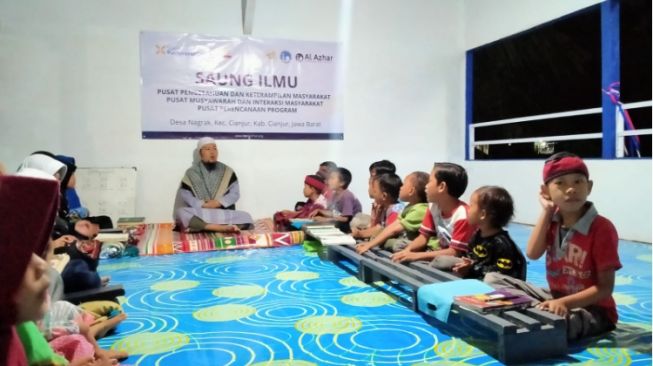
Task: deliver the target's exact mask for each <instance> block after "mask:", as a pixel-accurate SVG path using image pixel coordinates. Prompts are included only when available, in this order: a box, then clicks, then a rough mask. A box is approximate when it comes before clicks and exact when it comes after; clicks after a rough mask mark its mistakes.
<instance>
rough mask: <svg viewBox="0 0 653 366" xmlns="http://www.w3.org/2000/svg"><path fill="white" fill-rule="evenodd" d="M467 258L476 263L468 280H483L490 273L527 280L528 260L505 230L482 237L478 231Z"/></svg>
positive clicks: (471, 242)
mask: <svg viewBox="0 0 653 366" xmlns="http://www.w3.org/2000/svg"><path fill="white" fill-rule="evenodd" d="M467 257H468V258H470V259H472V260H473V261H474V264H473V265H472V268H471V269H470V271H469V273H468V274H467V276H466V277H467V278H478V279H481V280H482V279H483V277H485V274H486V273H488V272H499V273H502V274H505V275H508V276H511V277H514V278H518V279H521V280H525V279H526V259H525V258H524V255H523V254H522V252H521V250H520V249H519V248H518V247H517V245H516V244H515V242H514V241H512V239H511V238H510V235H508V232H507V231H505V230H502V231H500V232H499V233H497V234H495V235H493V236H490V237H487V238H482V237H481V231H480V230H478V231H476V233H474V236H473V237H472V239H471V240H470V242H469V251H468V252H467Z"/></svg>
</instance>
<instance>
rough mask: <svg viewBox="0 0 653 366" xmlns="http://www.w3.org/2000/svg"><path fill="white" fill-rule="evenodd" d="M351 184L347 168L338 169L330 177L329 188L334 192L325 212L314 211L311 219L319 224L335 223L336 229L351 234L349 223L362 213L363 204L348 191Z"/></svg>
mask: <svg viewBox="0 0 653 366" xmlns="http://www.w3.org/2000/svg"><path fill="white" fill-rule="evenodd" d="M350 183H351V172H349V170H347V169H345V168H342V167H340V168H337V169H336V170H335V171H333V172H332V173H331V176H329V181H328V186H329V188H330V189H331V190H333V196H332V197H331V199H330V200H329V202H328V206H327V208H326V209H323V210H314V211H313V212H312V213H311V215H310V217H312V218H313V219H314V220H315V221H317V222H323V223H335V225H336V227H337V228H338V229H340V230H341V231H343V232H345V233H349V232H351V229H350V227H349V222H350V221H351V219H352V217H354V215H356V214H357V213H359V212H361V203H360V201H358V199H357V198H356V196H354V194H353V193H352V192H351V191H350V190H348V189H347V188H348V187H349V184H350Z"/></svg>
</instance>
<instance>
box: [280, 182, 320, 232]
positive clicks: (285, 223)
mask: <svg viewBox="0 0 653 366" xmlns="http://www.w3.org/2000/svg"><path fill="white" fill-rule="evenodd" d="M325 188H326V184H324V179H323V178H322V177H321V176H319V175H307V176H306V177H305V178H304V197H306V198H307V199H308V200H307V201H306V203H304V205H303V206H302V207H301V208H300V209H299V210H297V211H290V210H284V211H279V212H277V213H275V214H274V228H275V230H277V231H287V230H290V229H291V227H290V219H305V218H308V217H309V215H310V214H311V212H313V211H315V210H322V209H324V208H325V207H324V205H323V204H321V203H320V200H319V198H320V194H322V192H323V191H324V189H325Z"/></svg>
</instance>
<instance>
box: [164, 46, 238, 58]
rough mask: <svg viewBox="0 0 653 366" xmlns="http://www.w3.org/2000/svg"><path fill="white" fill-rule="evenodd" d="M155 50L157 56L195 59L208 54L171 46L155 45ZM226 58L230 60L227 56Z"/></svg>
mask: <svg viewBox="0 0 653 366" xmlns="http://www.w3.org/2000/svg"><path fill="white" fill-rule="evenodd" d="M154 48H155V51H154V53H155V54H157V55H169V56H187V57H193V56H197V55H203V54H205V53H206V51H204V50H202V51H199V50H195V51H184V50H181V49H179V47H170V46H169V45H160V44H157V45H154ZM229 57H231V56H229ZM225 58H228V57H227V55H225Z"/></svg>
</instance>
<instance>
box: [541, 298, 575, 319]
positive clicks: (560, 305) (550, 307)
mask: <svg viewBox="0 0 653 366" xmlns="http://www.w3.org/2000/svg"><path fill="white" fill-rule="evenodd" d="M536 307H537V308H538V309H541V310H546V311H548V312H550V313H553V314H555V315H558V316H563V317H564V316H567V313H568V312H569V310H568V309H567V305H565V303H564V302H563V301H560V299H554V300H547V301H544V302H542V303H540V304H538V305H537V306H536Z"/></svg>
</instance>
